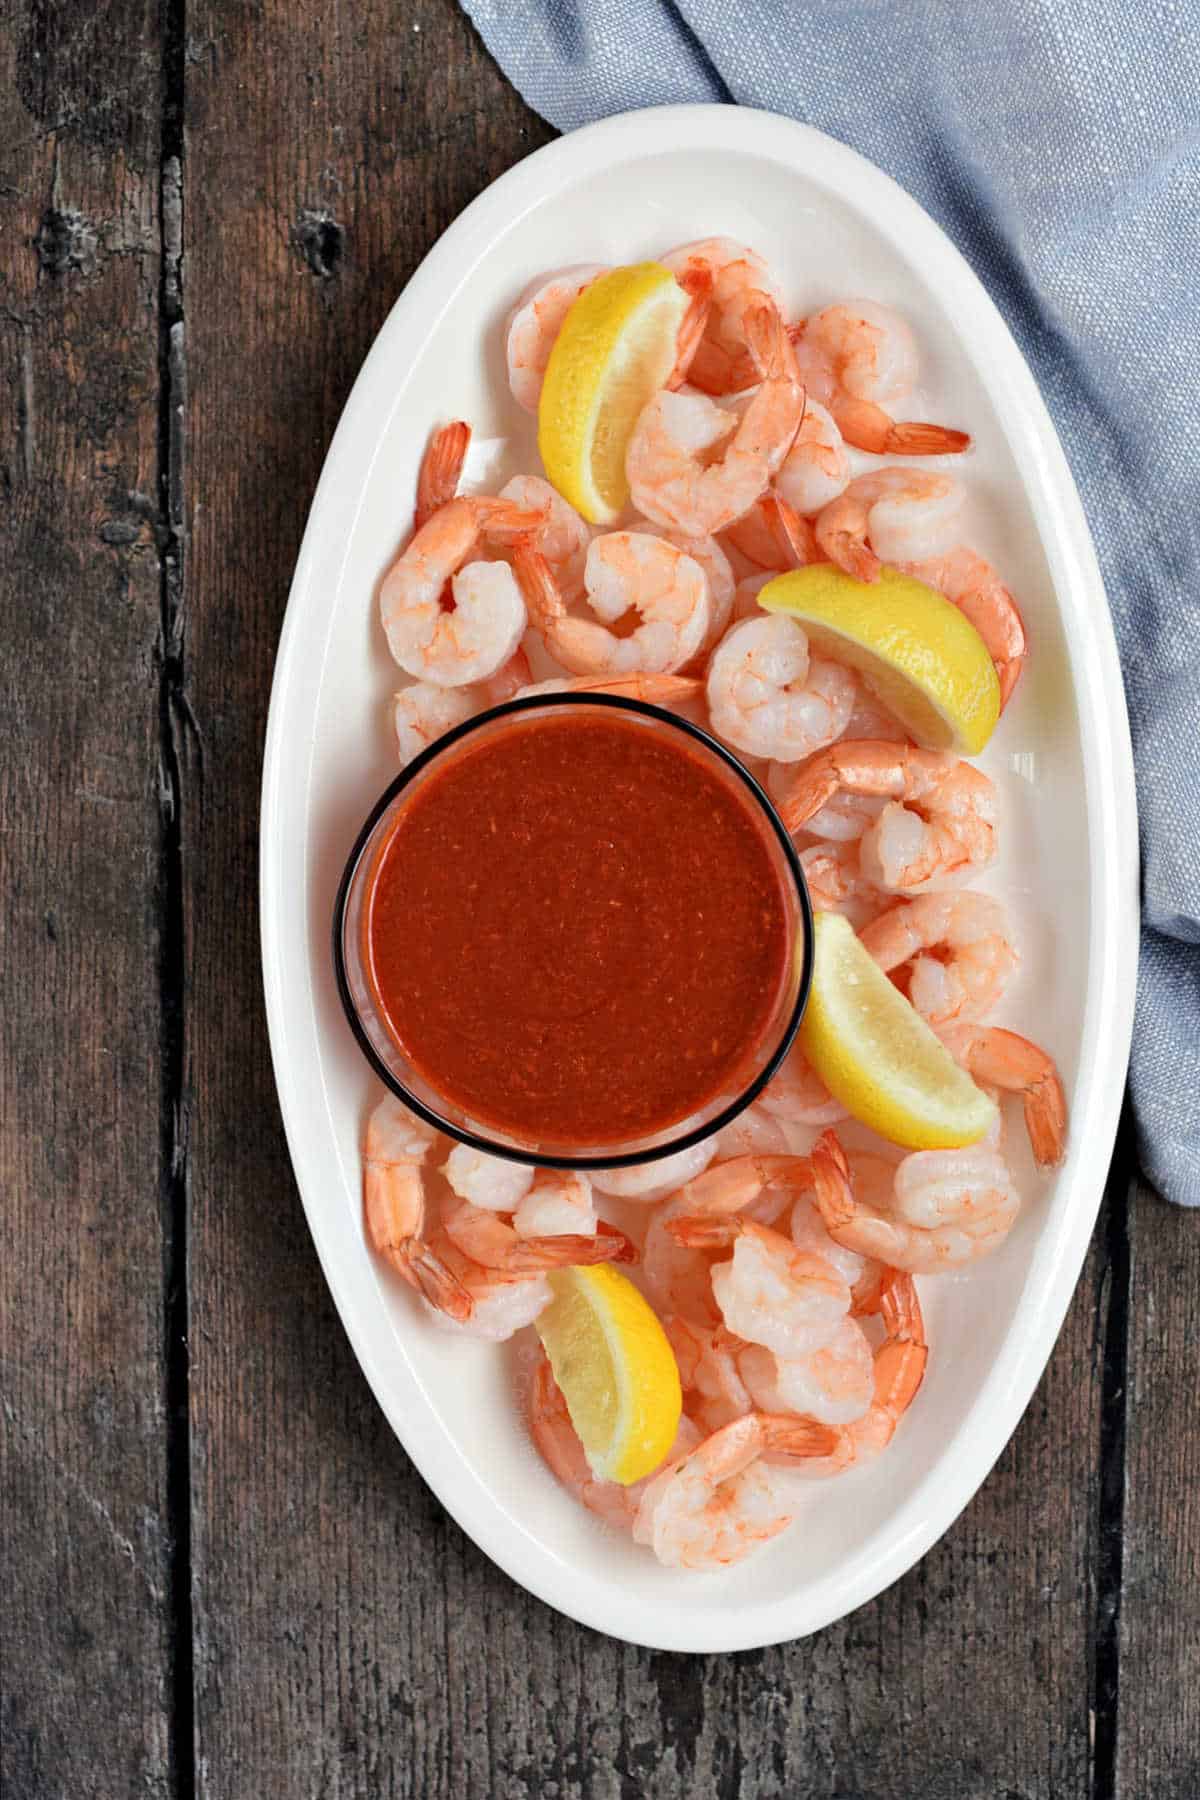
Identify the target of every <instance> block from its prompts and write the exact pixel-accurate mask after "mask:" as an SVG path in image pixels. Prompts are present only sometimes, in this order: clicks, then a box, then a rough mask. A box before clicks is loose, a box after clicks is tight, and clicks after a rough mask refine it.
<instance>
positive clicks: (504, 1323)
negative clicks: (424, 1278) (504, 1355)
mask: <svg viewBox="0 0 1200 1800" xmlns="http://www.w3.org/2000/svg"><path fill="white" fill-rule="evenodd" d="M431 1246H432V1248H433V1250H434V1252H435V1253H436V1255H437V1257H438V1259H439V1260H440V1261H441V1262H443V1263H444V1264H445V1265H446V1267H447V1268H448V1269H449V1270H450V1271H451V1272H452V1274H453V1275H454V1277H455V1280H456V1281H457V1282H458V1284H459V1286H460V1287H461V1288H462V1289H463V1290H464V1292H465V1293H466V1295H467V1297H468V1299H469V1300H470V1303H471V1307H470V1312H469V1313H468V1315H467V1316H466V1317H465V1318H460V1317H456V1316H454V1315H453V1314H452V1313H450V1312H448V1311H447V1310H446V1309H445V1307H443V1306H441V1305H440V1304H439V1303H438V1302H437V1301H436V1300H434V1299H432V1298H431V1296H430V1295H428V1294H426V1296H425V1298H426V1299H427V1300H428V1301H429V1303H430V1316H431V1318H432V1319H433V1321H434V1323H435V1324H438V1325H441V1326H443V1327H444V1328H445V1329H446V1330H449V1331H456V1332H458V1333H459V1334H460V1335H461V1336H465V1337H474V1338H484V1339H485V1340H486V1341H487V1342H488V1343H491V1344H502V1343H504V1342H505V1341H506V1339H508V1338H510V1337H512V1336H513V1335H514V1334H515V1333H516V1332H518V1331H522V1330H524V1328H525V1326H526V1325H532V1324H533V1321H534V1320H535V1319H536V1318H537V1316H538V1314H539V1313H540V1312H541V1311H542V1308H543V1307H545V1306H548V1305H549V1303H550V1300H551V1298H552V1296H551V1292H550V1283H549V1282H548V1281H547V1280H546V1277H545V1276H544V1275H513V1274H511V1273H508V1272H506V1271H504V1270H501V1269H485V1268H484V1267H483V1266H482V1264H480V1263H477V1262H472V1260H471V1258H470V1257H469V1256H464V1255H463V1253H462V1251H461V1250H459V1248H458V1247H457V1245H456V1244H453V1243H451V1241H450V1239H449V1238H448V1237H447V1236H446V1234H445V1232H444V1231H443V1230H442V1229H441V1228H440V1227H439V1228H438V1230H437V1231H436V1232H434V1234H433V1236H432V1239H431Z"/></svg>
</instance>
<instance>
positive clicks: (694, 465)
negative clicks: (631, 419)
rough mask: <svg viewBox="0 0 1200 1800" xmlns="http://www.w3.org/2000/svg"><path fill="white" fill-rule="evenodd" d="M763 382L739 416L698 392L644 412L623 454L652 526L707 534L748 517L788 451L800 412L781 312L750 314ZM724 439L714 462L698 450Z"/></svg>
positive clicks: (661, 398)
mask: <svg viewBox="0 0 1200 1800" xmlns="http://www.w3.org/2000/svg"><path fill="white" fill-rule="evenodd" d="M748 330H749V333H750V342H751V347H752V349H753V350H754V354H755V356H756V357H757V359H758V362H759V366H760V368H761V370H762V375H763V379H762V382H761V384H760V386H759V387H758V389H757V391H756V392H755V394H754V396H753V398H752V399H751V401H750V404H749V405H748V406H747V407H746V409H745V411H744V412H743V414H742V416H741V418H740V419H734V418H732V417H731V415H730V414H729V413H727V412H725V411H724V410H723V409H722V408H721V407H719V406H715V405H714V404H713V402H712V401H711V400H707V399H705V398H703V396H700V395H688V394H673V393H669V392H666V391H663V392H661V393H658V394H656V395H655V396H654V398H653V399H652V400H651V401H650V403H649V404H648V405H647V406H646V407H645V408H644V409H643V411H642V413H641V415H640V417H639V419H638V422H637V424H636V425H635V426H634V429H633V435H632V437H631V438H630V440H629V448H628V451H627V452H626V457H625V472H626V475H627V476H628V478H629V487H630V493H631V494H632V497H633V503H634V505H635V506H636V507H637V509H638V511H639V512H641V513H644V514H645V516H646V517H647V518H648V519H653V520H654V522H655V523H656V524H658V525H667V526H670V527H671V528H672V529H674V530H678V531H683V532H686V533H687V535H688V536H689V537H709V536H711V535H712V534H713V533H714V532H717V531H723V530H724V528H725V527H726V526H727V525H731V524H732V523H733V521H734V520H735V519H739V518H741V516H742V514H743V513H745V512H748V511H749V509H750V508H751V507H752V506H753V505H754V502H755V501H756V500H757V499H758V498H759V496H760V495H761V494H764V493H765V492H766V490H767V488H768V486H769V485H770V482H771V478H772V476H773V475H774V474H775V473H776V472H777V470H778V469H779V466H780V464H781V463H782V462H783V459H784V457H785V456H786V455H787V453H788V450H789V448H790V447H791V443H792V439H793V438H794V437H795V435H796V430H797V427H798V426H799V423H800V418H801V415H802V413H803V410H804V389H803V387H802V386H801V384H800V382H799V380H798V379H797V376H796V369H795V362H794V360H793V357H792V352H791V346H790V345H789V344H788V341H787V337H786V334H785V332H784V330H783V326H782V323H781V321H780V318H779V314H778V313H777V312H776V311H775V309H774V308H773V307H771V306H759V307H756V308H755V309H753V310H752V311H751V312H750V314H749V320H748ZM723 439H726V440H727V441H726V442H725V443H724V447H723V449H722V451H721V453H720V455H719V457H717V458H716V459H714V460H707V461H705V460H702V456H703V453H705V452H711V451H712V450H713V449H714V447H715V446H716V445H718V444H720V443H721V442H722V440H723Z"/></svg>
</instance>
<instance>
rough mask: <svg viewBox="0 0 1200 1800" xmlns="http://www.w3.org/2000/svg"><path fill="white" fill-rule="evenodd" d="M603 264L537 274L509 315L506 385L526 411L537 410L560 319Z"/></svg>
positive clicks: (505, 333)
mask: <svg viewBox="0 0 1200 1800" xmlns="http://www.w3.org/2000/svg"><path fill="white" fill-rule="evenodd" d="M606 267H607V265H606V264H604V263H576V264H575V265H574V266H573V267H572V268H569V269H559V270H558V271H557V273H555V274H553V275H539V276H538V278H537V280H536V281H532V282H531V283H530V284H529V286H528V287H527V288H526V289H525V291H524V293H523V294H522V295H521V297H520V298H519V300H518V301H517V303H516V305H515V306H514V307H513V310H512V312H511V313H510V314H509V315H508V323H507V325H506V327H505V332H504V351H505V357H506V359H507V362H508V385H509V387H510V388H511V389H512V396H513V399H514V400H515V401H516V402H517V405H518V406H523V407H524V408H525V411H526V412H532V413H535V412H536V411H537V408H538V401H539V399H540V398H541V393H542V382H543V380H544V379H545V375H546V364H547V363H548V362H549V361H550V352H551V350H553V348H554V340H555V339H556V338H557V336H558V334H559V332H560V331H561V330H562V324H563V320H564V319H565V318H566V316H567V314H568V312H569V311H570V309H571V307H572V306H574V304H575V302H576V300H578V298H579V296H580V294H582V293H583V291H584V289H585V288H589V287H591V285H592V283H593V281H595V279H596V277H597V276H598V275H603V274H604V273H605V270H606Z"/></svg>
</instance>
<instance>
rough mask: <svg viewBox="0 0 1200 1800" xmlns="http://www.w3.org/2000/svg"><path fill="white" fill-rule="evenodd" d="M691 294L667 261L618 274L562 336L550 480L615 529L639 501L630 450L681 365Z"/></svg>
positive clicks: (547, 428) (566, 323)
mask: <svg viewBox="0 0 1200 1800" xmlns="http://www.w3.org/2000/svg"><path fill="white" fill-rule="evenodd" d="M687 305H688V298H687V295H686V294H685V293H684V291H683V289H682V288H681V287H680V286H679V283H678V282H677V281H676V279H675V277H674V276H673V275H672V273H671V271H670V269H665V268H664V267H663V265H662V264H661V263H656V262H644V263H630V264H628V265H626V266H625V267H624V268H619V269H611V270H610V271H609V273H608V274H607V275H601V276H600V277H599V279H598V280H596V281H593V282H592V284H591V286H590V287H588V288H585V289H584V291H583V293H582V294H581V295H580V296H579V298H578V300H576V301H575V303H574V304H573V306H572V307H571V309H570V311H569V312H568V313H567V316H566V318H565V319H564V320H563V324H562V329H561V330H560V331H559V334H558V337H557V338H556V339H555V342H554V348H553V349H552V350H551V352H550V360H549V362H548V363H547V365H546V377H545V380H544V381H543V383H542V394H541V399H540V401H539V402H538V449H539V450H540V451H541V453H542V462H543V464H544V465H545V469H546V474H547V476H548V477H549V479H550V480H551V481H552V482H553V484H554V486H555V487H556V488H557V489H558V491H559V493H560V494H561V495H562V496H563V498H564V499H565V500H569V501H570V503H571V505H572V506H573V507H574V508H575V510H576V512H580V513H582V514H583V516H584V518H585V519H587V520H588V521H589V522H590V523H591V524H593V525H611V524H613V523H614V521H615V520H616V519H617V518H618V517H619V516H620V513H621V510H622V508H623V507H624V505H625V503H626V501H627V500H628V498H629V483H628V482H627V481H626V479H625V450H626V447H627V445H628V443H629V439H630V437H631V435H632V433H633V428H634V425H635V424H636V423H637V417H638V414H639V413H640V412H641V410H642V408H643V407H644V406H645V405H646V403H647V401H648V400H650V399H651V398H652V396H653V395H654V394H656V393H657V391H658V389H659V388H661V387H662V386H663V385H664V383H665V382H666V380H667V377H668V376H669V375H670V373H671V370H672V368H673V367H674V364H675V340H676V336H677V334H678V331H679V325H680V321H681V320H682V318H683V315H684V312H685V311H686V309H687Z"/></svg>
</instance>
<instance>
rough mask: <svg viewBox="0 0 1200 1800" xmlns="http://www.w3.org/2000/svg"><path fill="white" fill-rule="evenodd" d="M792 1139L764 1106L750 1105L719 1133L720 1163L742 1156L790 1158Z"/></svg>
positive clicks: (718, 1149) (718, 1154)
mask: <svg viewBox="0 0 1200 1800" xmlns="http://www.w3.org/2000/svg"><path fill="white" fill-rule="evenodd" d="M791 1154H792V1145H791V1140H790V1139H789V1137H788V1134H787V1132H786V1131H785V1130H784V1128H783V1126H782V1124H781V1123H780V1121H779V1119H778V1118H776V1117H775V1116H774V1115H773V1114H771V1113H769V1112H768V1111H767V1109H766V1108H765V1107H764V1106H761V1105H759V1104H757V1103H756V1104H755V1105H753V1106H747V1107H746V1108H744V1110H743V1111H742V1112H740V1113H739V1114H738V1116H737V1118H736V1119H731V1120H730V1122H729V1124H728V1125H723V1126H722V1127H721V1129H720V1131H719V1132H718V1133H717V1160H718V1161H720V1162H725V1161H728V1160H730V1159H732V1158H736V1157H740V1156H790V1155H791Z"/></svg>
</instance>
